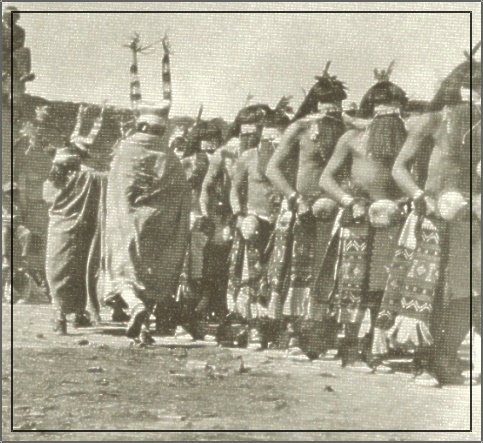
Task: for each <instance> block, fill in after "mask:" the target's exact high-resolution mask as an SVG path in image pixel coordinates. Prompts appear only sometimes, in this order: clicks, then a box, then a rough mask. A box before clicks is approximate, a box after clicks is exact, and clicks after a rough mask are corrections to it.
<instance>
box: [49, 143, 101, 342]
mask: <svg viewBox="0 0 483 443" xmlns="http://www.w3.org/2000/svg"><path fill="white" fill-rule="evenodd" d="M49 182H50V184H51V190H52V191H53V195H52V197H51V201H52V205H51V207H50V209H49V227H48V237H47V250H46V276H47V282H48V285H49V289H50V293H51V296H52V301H53V307H54V315H55V318H54V320H55V330H56V331H57V332H58V333H59V334H65V333H66V331H67V323H66V316H67V315H69V314H74V315H75V319H74V326H89V325H90V324H91V322H90V320H89V316H88V314H87V313H86V309H87V305H88V302H89V308H90V311H91V312H92V313H93V314H94V316H95V317H96V319H98V315H99V304H98V297H97V293H96V286H97V281H96V280H97V276H98V271H99V263H100V251H101V246H100V214H101V213H102V210H103V203H104V200H103V199H104V194H105V187H106V176H105V174H104V173H100V172H96V171H93V170H89V169H87V168H84V167H83V166H81V155H80V153H79V150H78V149H77V148H75V147H73V146H69V147H66V148H61V149H58V150H57V152H56V154H55V158H54V161H53V167H52V171H51V174H50V178H49Z"/></svg>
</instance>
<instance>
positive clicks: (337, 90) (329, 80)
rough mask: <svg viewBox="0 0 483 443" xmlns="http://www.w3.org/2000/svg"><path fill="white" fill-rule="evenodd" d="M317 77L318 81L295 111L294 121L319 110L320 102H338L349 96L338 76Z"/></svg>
mask: <svg viewBox="0 0 483 443" xmlns="http://www.w3.org/2000/svg"><path fill="white" fill-rule="evenodd" d="M317 78H318V81H317V83H316V84H315V85H314V86H312V88H311V89H310V91H309V92H308V94H307V96H306V97H305V99H304V101H303V102H302V104H301V105H300V107H299V109H298V110H297V112H296V113H295V116H294V118H293V120H294V121H295V120H298V119H300V118H303V117H305V116H306V115H309V114H313V113H314V112H317V105H318V104H319V103H336V102H340V101H342V100H345V99H346V98H347V93H346V92H345V90H346V88H345V86H344V83H343V82H341V81H340V80H338V79H337V77H336V76H329V75H327V76H323V77H317Z"/></svg>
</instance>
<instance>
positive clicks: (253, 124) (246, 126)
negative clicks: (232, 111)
mask: <svg viewBox="0 0 483 443" xmlns="http://www.w3.org/2000/svg"><path fill="white" fill-rule="evenodd" d="M270 112H271V109H270V106H268V105H265V104H256V105H248V106H246V107H244V108H243V109H242V110H241V111H240V112H239V113H238V115H237V116H236V118H235V121H234V134H236V136H240V135H247V134H255V133H256V132H257V127H259V126H262V125H263V124H264V122H265V119H266V117H267V115H268V114H269V113H270Z"/></svg>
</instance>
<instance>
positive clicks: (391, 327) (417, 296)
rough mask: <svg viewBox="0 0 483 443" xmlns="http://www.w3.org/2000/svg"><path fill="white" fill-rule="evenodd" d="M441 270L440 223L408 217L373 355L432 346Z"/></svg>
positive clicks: (376, 333) (396, 254) (386, 295)
mask: <svg viewBox="0 0 483 443" xmlns="http://www.w3.org/2000/svg"><path fill="white" fill-rule="evenodd" d="M440 267H441V222H439V221H435V220H430V219H428V218H418V217H417V216H416V215H415V214H411V215H410V216H409V217H408V219H407V220H406V223H405V226H404V228H403V231H402V234H401V238H400V241H399V247H398V249H397V251H396V253H395V256H394V260H393V263H392V266H391V269H390V273H389V278H388V281H387V285H386V289H385V292H384V298H383V300H382V304H381V310H380V312H379V315H378V318H377V321H376V331H375V336H374V342H373V353H374V354H385V353H387V350H388V346H387V345H388V340H389V341H390V342H391V343H392V346H424V345H430V344H431V343H432V337H431V334H430V332H429V324H430V320H431V314H432V312H433V305H434V299H435V295H436V291H437V288H438V282H439V276H440Z"/></svg>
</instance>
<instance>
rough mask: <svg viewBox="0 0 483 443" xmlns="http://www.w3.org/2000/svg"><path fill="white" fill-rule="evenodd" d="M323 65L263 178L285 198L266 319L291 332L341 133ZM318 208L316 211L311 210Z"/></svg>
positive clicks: (324, 226) (326, 220) (332, 82)
mask: <svg viewBox="0 0 483 443" xmlns="http://www.w3.org/2000/svg"><path fill="white" fill-rule="evenodd" d="M328 67H329V63H328V64H327V67H326V69H325V72H324V73H323V75H322V76H320V77H316V79H317V83H316V84H315V85H314V86H313V87H312V89H311V90H310V91H309V93H308V95H307V96H306V98H305V100H304V102H303V103H302V105H301V106H300V109H299V110H298V111H297V113H296V115H295V117H294V119H295V122H294V123H292V124H291V125H290V126H289V127H288V128H287V130H286V131H285V133H284V135H283V137H282V140H281V142H280V148H279V149H278V150H277V151H276V152H275V154H274V155H273V157H272V159H271V161H270V163H269V165H268V168H267V177H268V178H269V180H270V181H271V182H272V184H273V185H274V186H275V188H276V189H277V190H278V191H279V192H281V193H282V194H283V195H284V196H285V201H284V202H283V205H282V210H281V213H280V215H279V218H278V220H277V226H276V232H275V246H274V251H273V254H272V259H271V263H270V269H269V281H270V290H271V296H270V306H269V317H270V318H272V319H274V320H278V321H281V320H282V319H285V320H288V321H289V322H290V323H292V325H293V328H294V329H295V330H297V329H298V326H299V322H298V321H297V320H300V319H302V316H303V314H304V311H305V304H306V303H307V301H308V298H309V295H310V289H311V286H312V284H313V275H314V269H315V268H316V264H317V263H320V262H321V261H322V260H323V257H324V255H325V252H326V245H327V243H328V240H329V238H330V234H331V229H332V224H333V221H334V218H335V214H336V212H337V205H336V204H335V202H333V201H331V200H330V199H328V198H326V196H324V194H323V192H321V190H320V187H319V179H320V176H321V174H322V172H323V170H324V168H325V167H326V165H327V162H328V160H329V158H330V157H331V155H332V152H333V150H334V148H335V145H336V143H337V141H338V140H339V137H340V136H341V135H342V134H343V132H344V130H345V129H344V123H343V121H342V109H341V102H342V100H344V99H345V98H346V92H345V88H344V85H343V83H342V82H341V81H340V80H338V79H337V78H336V77H335V76H331V75H329V73H328ZM317 208H319V210H318V209H317Z"/></svg>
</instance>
